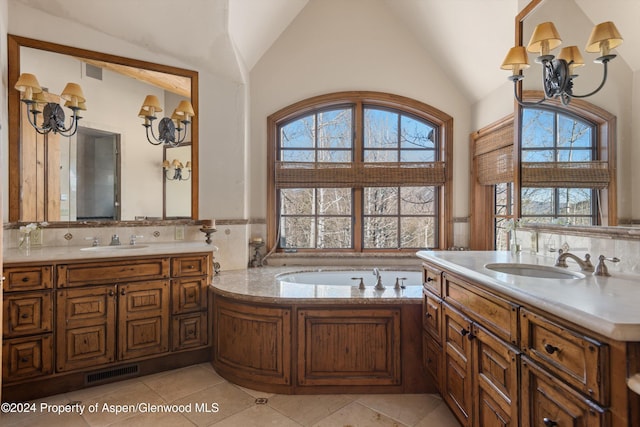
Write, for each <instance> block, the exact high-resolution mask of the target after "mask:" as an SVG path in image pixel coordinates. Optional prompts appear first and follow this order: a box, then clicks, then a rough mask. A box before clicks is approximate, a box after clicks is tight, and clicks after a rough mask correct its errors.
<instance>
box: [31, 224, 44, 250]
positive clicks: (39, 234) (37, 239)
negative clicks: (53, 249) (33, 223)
mask: <svg viewBox="0 0 640 427" xmlns="http://www.w3.org/2000/svg"><path fill="white" fill-rule="evenodd" d="M43 240H44V230H42V228H38V229H37V230H33V231H32V232H31V244H32V245H34V246H38V245H40V246H42V243H43Z"/></svg>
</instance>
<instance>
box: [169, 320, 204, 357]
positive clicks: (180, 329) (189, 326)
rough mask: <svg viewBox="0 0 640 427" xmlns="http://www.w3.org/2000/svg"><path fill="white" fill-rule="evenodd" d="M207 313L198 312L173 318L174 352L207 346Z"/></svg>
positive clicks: (172, 345) (172, 346)
mask: <svg viewBox="0 0 640 427" xmlns="http://www.w3.org/2000/svg"><path fill="white" fill-rule="evenodd" d="M208 333H209V330H208V328H207V313H203V312H198V313H190V314H181V315H178V316H173V319H172V327H171V336H172V344H171V349H172V350H173V351H177V350H184V349H186V348H192V347H199V346H203V345H207V342H208V339H207V337H208Z"/></svg>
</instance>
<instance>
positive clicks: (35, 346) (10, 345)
mask: <svg viewBox="0 0 640 427" xmlns="http://www.w3.org/2000/svg"><path fill="white" fill-rule="evenodd" d="M51 373H53V338H52V337H51V334H46V335H39V336H34V337H26V338H14V339H8V340H4V342H3V343H2V382H3V383H5V384H8V383H12V382H17V381H21V380H25V379H29V378H35V377H39V376H43V375H49V374H51Z"/></svg>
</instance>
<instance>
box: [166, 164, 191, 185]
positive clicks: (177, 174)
mask: <svg viewBox="0 0 640 427" xmlns="http://www.w3.org/2000/svg"><path fill="white" fill-rule="evenodd" d="M162 168H163V169H164V173H165V176H166V178H167V179H168V180H169V181H188V180H189V178H191V162H187V164H186V166H183V165H182V162H181V161H180V160H178V159H173V161H172V162H171V163H169V160H165V161H164V162H162ZM171 169H173V176H171ZM183 169H186V170H187V172H189V175H188V176H187V177H186V178H185V177H183V176H182V170H183Z"/></svg>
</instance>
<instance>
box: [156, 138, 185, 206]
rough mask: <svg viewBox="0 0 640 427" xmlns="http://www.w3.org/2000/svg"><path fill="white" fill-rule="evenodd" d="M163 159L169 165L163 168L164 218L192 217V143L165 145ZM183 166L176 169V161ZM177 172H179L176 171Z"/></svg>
mask: <svg viewBox="0 0 640 427" xmlns="http://www.w3.org/2000/svg"><path fill="white" fill-rule="evenodd" d="M163 160H164V161H165V162H168V163H169V167H168V168H167V169H165V168H164V167H163V168H162V173H163V181H164V192H163V193H164V203H163V211H164V218H165V219H167V218H191V170H190V167H188V165H187V162H189V164H190V163H191V145H190V144H185V143H183V144H181V145H180V146H178V147H164V157H163ZM176 160H177V161H178V162H179V163H180V165H181V166H182V168H181V170H180V171H179V172H177V171H176V167H175V166H176V165H175V164H174V163H175V161H176ZM176 172H177V173H176Z"/></svg>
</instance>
